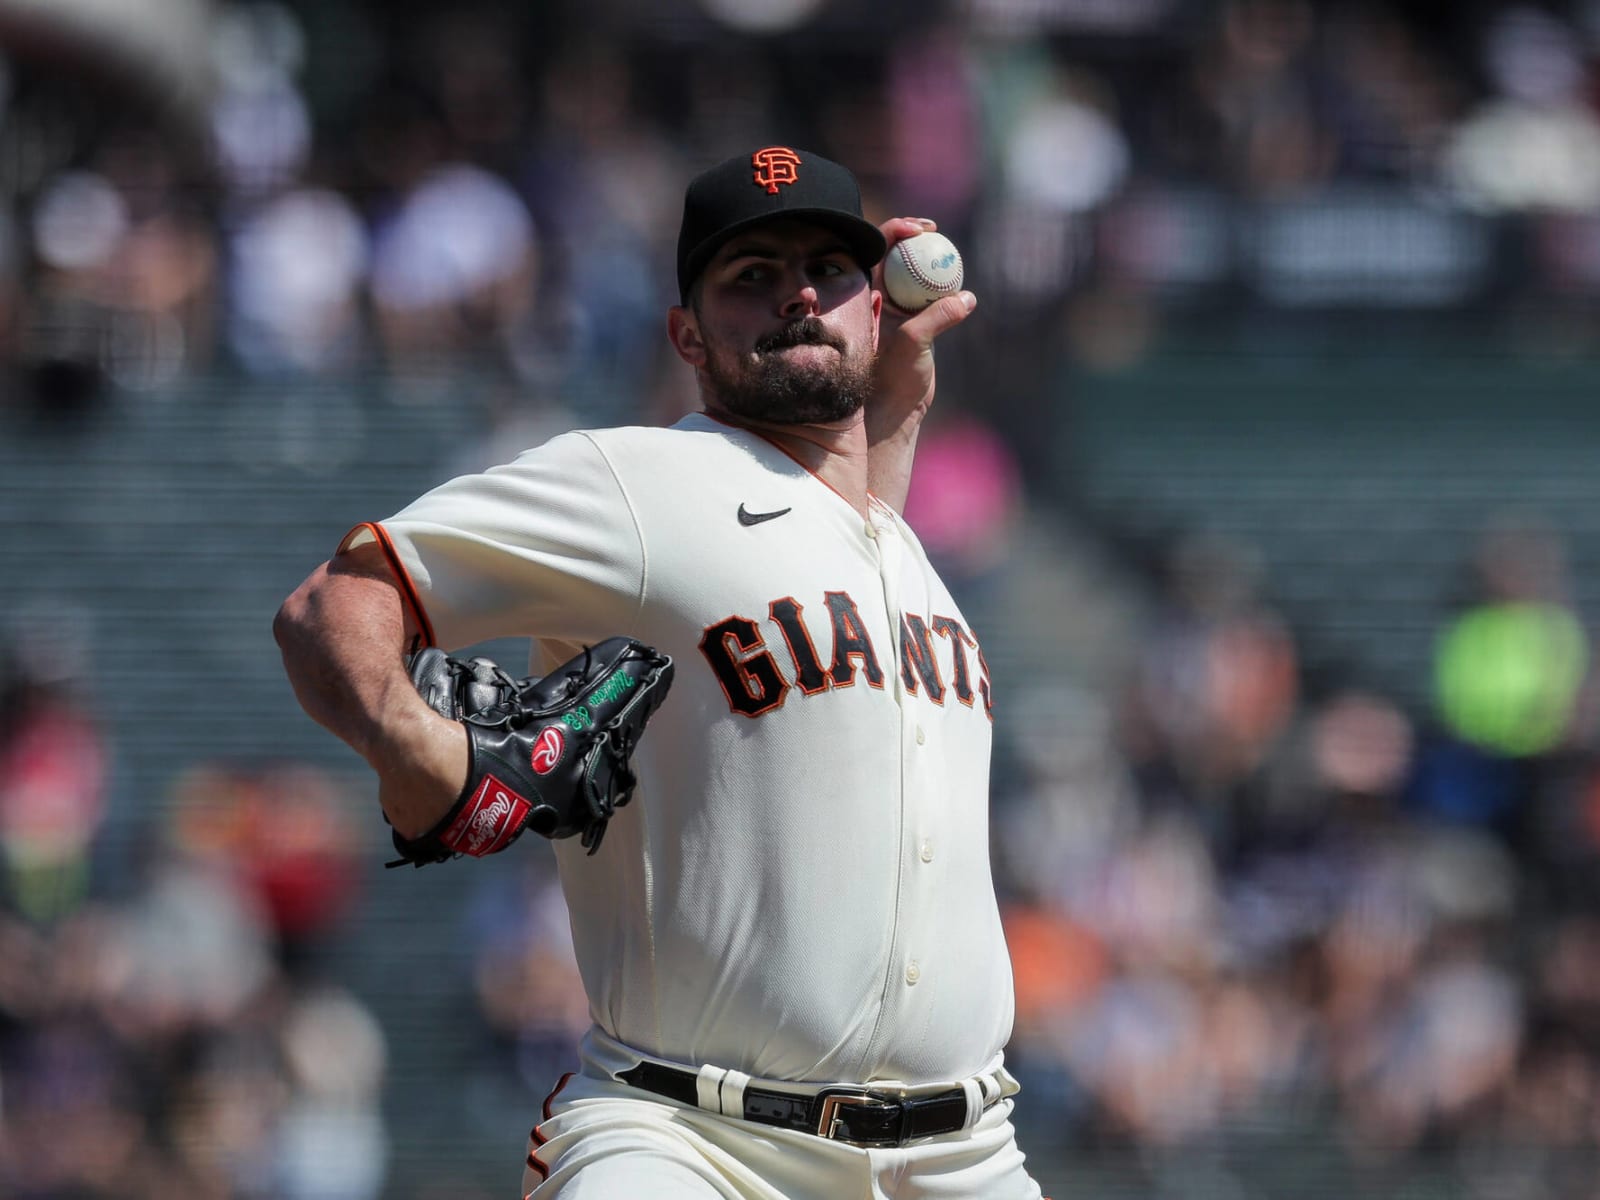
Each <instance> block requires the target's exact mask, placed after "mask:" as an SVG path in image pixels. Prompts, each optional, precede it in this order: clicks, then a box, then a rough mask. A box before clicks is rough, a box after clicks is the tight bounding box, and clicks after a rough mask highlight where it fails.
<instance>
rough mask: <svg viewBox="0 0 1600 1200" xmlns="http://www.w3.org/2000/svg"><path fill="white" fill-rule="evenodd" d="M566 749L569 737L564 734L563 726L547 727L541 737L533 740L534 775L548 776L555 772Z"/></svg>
mask: <svg viewBox="0 0 1600 1200" xmlns="http://www.w3.org/2000/svg"><path fill="white" fill-rule="evenodd" d="M566 748H567V735H566V734H565V733H563V732H562V730H561V726H559V725H546V726H545V727H544V728H543V729H541V730H540V731H539V736H538V737H536V738H534V739H533V756H532V766H533V773H534V774H535V775H548V774H550V772H551V771H554V770H555V769H556V764H557V763H559V762H560V761H561V754H562V752H563V751H564V750H566Z"/></svg>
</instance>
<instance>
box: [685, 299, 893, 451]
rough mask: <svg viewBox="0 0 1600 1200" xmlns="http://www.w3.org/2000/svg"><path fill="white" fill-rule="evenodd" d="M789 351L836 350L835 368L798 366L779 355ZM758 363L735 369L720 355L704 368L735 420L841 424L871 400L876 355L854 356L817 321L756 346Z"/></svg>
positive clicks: (795, 324)
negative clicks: (806, 348)
mask: <svg viewBox="0 0 1600 1200" xmlns="http://www.w3.org/2000/svg"><path fill="white" fill-rule="evenodd" d="M790 346H832V347H833V348H834V349H835V350H837V351H838V352H839V360H838V362H837V363H836V364H834V365H833V366H831V367H830V366H823V365H814V364H807V365H803V366H802V365H799V364H796V363H791V362H789V361H788V360H787V359H785V357H784V356H783V355H782V354H780V353H778V352H779V351H781V350H784V349H786V348H787V347H790ZM755 354H756V361H755V362H754V363H751V362H749V361H748V360H747V359H740V360H739V362H738V363H737V365H736V366H735V367H734V368H733V369H729V368H728V367H725V366H724V365H723V364H722V361H721V360H720V359H719V358H718V356H717V354H716V353H714V352H713V353H712V354H710V355H709V356H708V357H707V359H706V363H705V372H706V376H707V377H708V378H709V379H710V381H711V385H712V388H713V390H714V395H715V397H716V401H717V403H718V404H720V405H721V406H722V407H723V408H725V409H727V410H728V411H729V412H731V413H733V414H734V415H735V416H740V417H746V418H748V419H750V420H754V421H770V422H772V423H774V424H778V425H815V424H819V423H822V422H826V421H842V420H844V419H845V418H846V417H852V416H854V415H855V414H856V413H858V412H860V411H861V406H862V405H864V404H865V403H866V402H867V398H868V397H869V396H870V395H871V394H872V368H873V354H872V352H871V351H870V350H868V351H866V352H864V353H857V354H856V355H854V356H851V354H850V353H849V350H848V348H847V346H846V344H845V342H844V340H843V339H842V338H840V337H839V336H838V335H837V334H835V333H833V332H832V331H831V330H829V329H828V327H827V326H826V325H824V324H823V323H822V322H821V321H819V320H818V319H817V318H816V317H801V318H799V319H798V320H795V321H791V322H790V323H789V324H787V325H785V326H784V327H783V328H782V329H779V330H777V331H776V332H774V333H770V334H768V335H767V336H766V337H764V338H762V339H760V340H759V341H757V342H756V344H755Z"/></svg>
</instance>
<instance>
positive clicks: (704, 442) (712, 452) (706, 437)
mask: <svg viewBox="0 0 1600 1200" xmlns="http://www.w3.org/2000/svg"><path fill="white" fill-rule="evenodd" d="M580 435H581V436H582V437H584V438H587V439H588V440H589V441H590V443H591V444H592V445H594V446H595V447H596V448H597V449H598V450H599V451H600V452H601V453H602V454H604V455H606V456H607V457H608V458H611V457H616V458H621V457H638V456H658V455H666V454H670V455H672V456H673V461H675V462H676V463H677V464H678V465H679V466H682V464H683V463H684V461H685V460H686V458H691V459H692V458H694V457H699V456H726V455H732V456H740V457H745V456H748V455H749V454H750V452H751V446H750V444H749V443H750V441H751V439H752V438H753V435H751V434H748V433H746V432H745V431H743V430H740V429H737V428H735V427H734V426H732V425H725V424H723V423H722V422H721V421H718V420H716V419H715V418H712V417H709V416H707V415H706V414H705V413H690V414H689V415H688V416H686V417H683V418H681V419H680V420H678V421H677V422H675V423H674V424H672V425H618V426H613V427H611V428H607V429H586V430H581V431H580Z"/></svg>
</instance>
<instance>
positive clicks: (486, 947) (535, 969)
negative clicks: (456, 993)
mask: <svg viewBox="0 0 1600 1200" xmlns="http://www.w3.org/2000/svg"><path fill="white" fill-rule="evenodd" d="M468 920H469V929H468V933H469V936H470V938H471V941H472V984H473V991H474V994H475V997H476V1000H477V1007H478V1012H479V1015H480V1016H481V1017H482V1019H483V1023H484V1028H485V1032H486V1033H487V1034H488V1036H489V1045H488V1050H489V1057H488V1062H489V1063H490V1064H491V1069H492V1070H494V1071H495V1072H497V1073H504V1072H506V1071H508V1070H509V1072H510V1074H511V1076H512V1077H513V1078H514V1079H515V1080H516V1081H517V1082H518V1083H519V1084H520V1085H521V1086H522V1087H523V1088H524V1089H526V1092H527V1093H528V1095H529V1097H530V1098H531V1099H534V1100H538V1099H541V1098H542V1097H544V1096H545V1095H547V1094H548V1093H549V1091H550V1088H551V1087H552V1086H553V1085H554V1084H555V1081H556V1080H557V1079H559V1078H560V1077H561V1075H562V1074H563V1073H564V1072H565V1071H568V1070H571V1063H572V1062H573V1061H574V1056H575V1055H576V1053H577V1045H578V1039H579V1038H580V1037H582V1035H583V1034H584V1032H585V1031H587V1030H588V1028H589V1004H588V999H587V997H586V996H585V993H584V990H583V983H582V980H581V979H580V978H579V976H578V964H577V959H576V958H575V957H574V955H573V952H572V936H571V931H570V928H569V925H568V918H567V908H566V902H565V900H563V898H562V895H561V888H560V886H559V885H558V883H557V882H556V880H555V877H554V864H553V861H549V860H547V859H546V858H545V856H543V855H537V856H535V855H530V856H529V857H528V860H527V861H526V862H525V863H524V864H522V865H521V868H520V870H518V871H515V872H513V873H511V874H510V875H502V876H496V877H494V878H492V879H489V880H486V881H485V882H484V884H483V885H481V886H480V887H479V888H478V890H477V895H476V896H475V897H474V899H473V903H472V905H471V909H470V912H469V914H468Z"/></svg>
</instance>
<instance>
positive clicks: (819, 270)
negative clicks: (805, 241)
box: [813, 262, 844, 279]
mask: <svg viewBox="0 0 1600 1200" xmlns="http://www.w3.org/2000/svg"><path fill="white" fill-rule="evenodd" d="M813 274H816V275H820V276H822V277H823V278H824V279H834V278H837V277H838V276H840V275H843V274H844V264H843V263H841V262H824V263H818V264H817V265H816V267H815V268H814V270H813Z"/></svg>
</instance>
